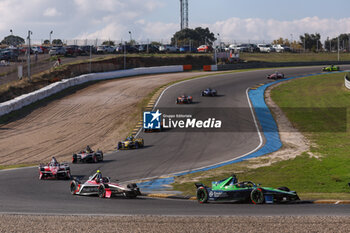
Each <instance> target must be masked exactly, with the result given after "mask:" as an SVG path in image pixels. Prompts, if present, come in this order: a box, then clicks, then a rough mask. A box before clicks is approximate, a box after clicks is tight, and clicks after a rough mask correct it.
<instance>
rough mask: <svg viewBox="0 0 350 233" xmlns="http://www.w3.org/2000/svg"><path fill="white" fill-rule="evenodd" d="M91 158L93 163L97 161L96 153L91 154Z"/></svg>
mask: <svg viewBox="0 0 350 233" xmlns="http://www.w3.org/2000/svg"><path fill="white" fill-rule="evenodd" d="M92 160H93V162H94V163H97V162H98V159H97V156H96V155H93V156H92Z"/></svg>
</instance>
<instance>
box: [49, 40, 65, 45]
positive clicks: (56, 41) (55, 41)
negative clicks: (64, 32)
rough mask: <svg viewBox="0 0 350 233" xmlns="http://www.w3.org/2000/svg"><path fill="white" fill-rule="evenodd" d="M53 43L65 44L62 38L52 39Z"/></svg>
mask: <svg viewBox="0 0 350 233" xmlns="http://www.w3.org/2000/svg"><path fill="white" fill-rule="evenodd" d="M52 44H54V45H63V42H62V40H61V39H54V40H52Z"/></svg>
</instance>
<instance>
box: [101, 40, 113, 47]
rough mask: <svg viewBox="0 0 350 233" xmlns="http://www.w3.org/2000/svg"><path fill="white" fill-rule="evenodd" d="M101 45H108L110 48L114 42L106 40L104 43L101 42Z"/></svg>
mask: <svg viewBox="0 0 350 233" xmlns="http://www.w3.org/2000/svg"><path fill="white" fill-rule="evenodd" d="M102 45H110V46H114V45H115V43H114V41H111V40H106V41H103V42H102Z"/></svg>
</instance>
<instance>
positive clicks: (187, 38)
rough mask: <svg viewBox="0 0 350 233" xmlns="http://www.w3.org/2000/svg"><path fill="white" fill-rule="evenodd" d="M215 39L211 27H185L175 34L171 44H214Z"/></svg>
mask: <svg viewBox="0 0 350 233" xmlns="http://www.w3.org/2000/svg"><path fill="white" fill-rule="evenodd" d="M215 40H216V38H215V36H214V33H212V32H210V30H209V28H205V29H204V28H201V27H197V28H195V29H190V28H185V29H182V30H181V31H178V32H176V33H175V34H174V35H173V37H172V38H171V44H172V45H178V46H183V45H189V44H190V43H191V45H192V46H194V47H198V46H200V45H202V44H207V45H212V44H213V42H214V41H215Z"/></svg>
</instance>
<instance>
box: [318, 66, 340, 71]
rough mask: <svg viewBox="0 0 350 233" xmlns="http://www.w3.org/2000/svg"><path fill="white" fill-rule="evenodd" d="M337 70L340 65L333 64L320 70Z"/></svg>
mask: <svg viewBox="0 0 350 233" xmlns="http://www.w3.org/2000/svg"><path fill="white" fill-rule="evenodd" d="M339 70H340V67H339V66H334V65H331V66H327V67H323V68H322V71H339Z"/></svg>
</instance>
